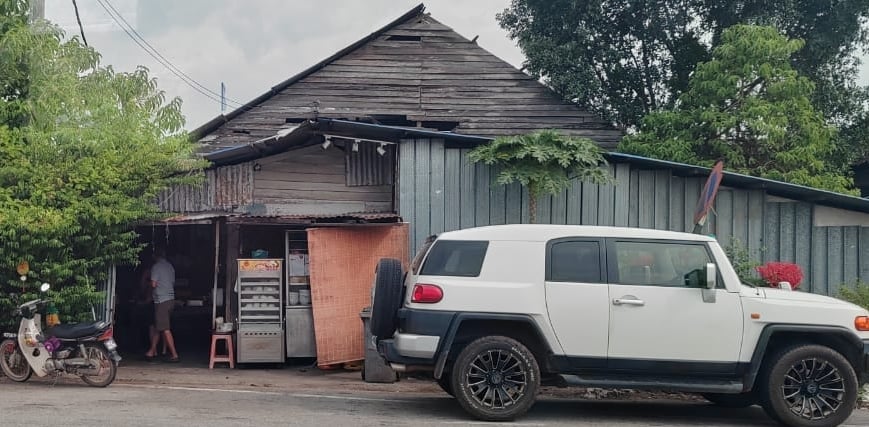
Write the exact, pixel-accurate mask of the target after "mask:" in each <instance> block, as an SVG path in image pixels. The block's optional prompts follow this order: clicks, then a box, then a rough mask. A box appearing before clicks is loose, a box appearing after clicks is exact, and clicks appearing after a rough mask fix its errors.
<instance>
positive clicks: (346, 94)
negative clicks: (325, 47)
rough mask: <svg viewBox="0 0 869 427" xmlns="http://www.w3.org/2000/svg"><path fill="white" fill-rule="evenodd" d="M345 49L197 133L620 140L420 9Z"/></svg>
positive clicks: (220, 138)
mask: <svg viewBox="0 0 869 427" xmlns="http://www.w3.org/2000/svg"><path fill="white" fill-rule="evenodd" d="M412 12H413V11H412ZM345 50H346V52H344V51H342V52H339V53H338V54H336V56H333V57H332V58H330V59H328V60H326V61H324V63H322V64H321V65H320V66H319V67H315V68H314V69H309V70H308V71H306V72H303V73H302V74H301V75H299V76H296V77H295V78H292V79H290V80H288V81H286V82H284V84H283V87H282V85H279V86H277V87H275V88H274V89H273V91H272V94H270V95H268V96H263V97H260V98H258V100H255V102H254V103H252V104H249V105H248V106H247V107H244V108H242V109H240V110H241V111H239V112H236V113H233V114H230V115H229V116H228V117H226V120H225V123H222V124H220V123H218V124H217V125H216V126H212V129H204V130H202V129H200V132H198V133H199V135H200V136H206V138H205V139H204V140H203V142H205V141H209V142H208V143H207V144H208V145H211V146H212V147H213V148H214V149H216V148H219V147H226V146H233V145H239V144H243V143H249V142H251V141H255V140H257V139H260V138H264V137H268V136H272V135H274V134H275V132H276V131H277V130H278V129H279V128H281V127H285V126H288V123H298V122H300V121H302V120H305V119H313V118H317V117H326V118H336V119H348V120H363V121H370V122H373V123H381V124H388V125H397V126H408V127H423V128H430V129H435V130H440V131H453V132H456V133H461V134H468V135H481V136H501V135H512V134H522V133H528V132H531V131H534V130H538V129H559V130H561V131H562V132H564V133H567V134H571V135H577V136H586V137H589V138H592V139H593V140H595V141H597V142H598V143H600V144H601V145H602V146H604V147H614V146H615V144H616V143H617V142H618V140H619V138H620V137H621V133H620V132H619V131H618V130H616V129H614V128H613V127H612V126H610V124H609V123H606V122H604V121H602V120H601V119H600V118H599V117H598V116H597V115H595V114H592V113H589V112H588V111H586V110H583V109H582V108H580V107H578V106H576V105H573V104H570V103H567V102H564V101H562V100H561V99H560V97H559V96H558V95H557V94H555V93H554V92H552V91H551V90H550V89H549V88H547V87H546V86H544V85H543V84H541V83H539V82H538V81H536V80H535V79H534V78H532V77H530V76H528V75H527V74H525V73H523V72H521V71H519V70H517V69H516V68H514V67H513V66H511V65H510V64H508V63H506V62H504V61H502V60H500V59H499V58H497V57H496V56H494V55H492V54H491V53H489V52H488V51H486V50H485V49H483V48H481V47H480V46H479V45H477V44H476V43H475V42H474V41H471V40H468V39H466V38H464V37H462V36H461V35H459V34H458V33H456V32H455V31H453V30H452V29H451V28H450V27H448V26H446V25H444V24H442V23H440V22H438V21H437V20H435V19H434V18H432V17H431V16H429V15H428V14H425V13H422V8H421V7H420V8H418V10H417V13H413V14H410V15H405V17H403V18H400V19H399V20H398V21H396V22H394V23H392V24H390V25H388V26H387V27H385V28H383V29H381V30H380V31H378V32H375V33H374V34H372V36H369V38H368V39H367V40H362V41H360V42H359V43H357V45H354V46H351V47H350V48H348V49H345ZM212 123H214V121H213V122H212ZM206 126H207V125H206Z"/></svg>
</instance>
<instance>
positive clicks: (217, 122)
mask: <svg viewBox="0 0 869 427" xmlns="http://www.w3.org/2000/svg"><path fill="white" fill-rule="evenodd" d="M423 12H425V4H424V3H420V4H418V5H417V6H416V7H414V8H413V9H411V10H409V11H407V12H406V13H404V14H403V15H401V16H399V17H398V18H396V19H394V20H393V21H392V22H390V23H388V24H386V25H384V26H383V27H380V29H378V30H375V31H374V32H372V33H371V34H369V35H367V36H365V37H363V38H361V39H359V40H357V41H356V42H354V43H353V44H351V45H349V46H347V47H345V48H343V49H341V50H339V51H338V52H335V53H333V54H332V55H330V56H329V57H327V58H326V59H323V60H322V61H320V62H318V63H316V64H314V65H312V66H310V67H308V68H306V69H304V70H302V71H301V72H299V73H297V74H296V75H294V76H292V77H290V78H288V79H286V80H284V81H282V82H280V83H278V84H276V85H274V86H272V87H271V88H270V89H269V90H268V92H265V93H263V94H262V95H260V96H258V97H256V98H254V99H252V100H251V101H250V102H248V103H246V104H244V105H242V106H241V107H238V108H236V109H235V110H232V111H230V112H229V113H228V114H221V115H219V116H217V117H215V118H213V119H211V120H209V121H207V122H205V123H204V124H202V125H200V126H199V127H198V128H196V129H194V130H192V131H190V135H191V138H192V139H193V140H194V141H198V140H199V139H200V138H203V137H204V136H205V135H207V134H209V133H211V132H213V131H215V130H217V129H218V128H219V127H220V126H222V125H223V124H224V123H227V122H229V121H230V120H232V119H234V118H236V117H238V116H239V115H241V114H243V113H245V112H247V111H250V110H251V109H252V108H253V107H254V106H255V105H257V104H260V103H262V102H264V101H266V100H267V99H269V98H271V97H272V96H275V95H277V94H278V92H280V91H282V90H284V89H286V88H287V87H289V86H291V85H292V84H294V83H296V82H298V81H299V80H302V79H303V78H305V77H308V76H309V75H311V74H313V73H314V72H316V71H318V70H320V69H321V68H323V67H325V66H326V65H328V64H330V63H332V62H334V61H337V60H338V59H340V58H341V57H343V56H345V55H347V54H349V53H351V52H353V51H354V50H356V49H358V48H360V47H362V46H364V45H365V44H366V43H368V42H370V41H372V40H374V39H376V38H377V37H380V36H381V35H382V34H383V33H385V32H387V31H389V30H391V29H392V28H393V27H396V26H398V25H400V24H402V23H404V22H405V21H407V20H409V19H411V18H414V17H416V16H419V15H420V14H422V13H423ZM432 19H434V18H432ZM438 23H440V24H441V25H444V26H447V27H449V26H448V25H446V24H443V23H441V22H440V21H438ZM450 28H452V27H450Z"/></svg>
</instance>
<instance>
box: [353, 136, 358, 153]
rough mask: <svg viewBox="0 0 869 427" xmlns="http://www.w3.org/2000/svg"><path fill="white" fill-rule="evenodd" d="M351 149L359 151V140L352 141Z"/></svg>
mask: <svg viewBox="0 0 869 427" xmlns="http://www.w3.org/2000/svg"><path fill="white" fill-rule="evenodd" d="M353 151H359V140H358V139H357V140H355V141H353Z"/></svg>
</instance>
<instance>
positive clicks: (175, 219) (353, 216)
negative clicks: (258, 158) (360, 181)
mask: <svg viewBox="0 0 869 427" xmlns="http://www.w3.org/2000/svg"><path fill="white" fill-rule="evenodd" d="M217 218H231V219H232V220H233V221H235V222H238V221H244V219H246V218H252V219H267V220H273V221H280V220H294V221H322V220H357V221H380V220H391V219H397V220H400V219H401V216H399V215H398V214H397V213H394V212H348V213H343V214H300V215H250V214H242V213H232V212H202V213H195V214H184V215H175V216H172V217H169V218H166V219H164V220H163V221H161V222H168V223H192V222H200V221H208V220H214V219H217Z"/></svg>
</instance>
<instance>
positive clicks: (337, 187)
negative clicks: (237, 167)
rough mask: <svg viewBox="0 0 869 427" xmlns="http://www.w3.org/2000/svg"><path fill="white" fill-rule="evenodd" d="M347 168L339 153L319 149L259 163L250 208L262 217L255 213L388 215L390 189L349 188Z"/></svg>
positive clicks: (389, 187) (310, 149) (384, 186)
mask: <svg viewBox="0 0 869 427" xmlns="http://www.w3.org/2000/svg"><path fill="white" fill-rule="evenodd" d="M390 155H392V152H390ZM345 162H346V159H345V154H344V152H343V151H342V150H339V149H337V148H335V147H332V148H329V149H326V150H324V149H322V148H321V147H320V146H319V145H316V146H313V147H306V148H302V149H298V150H292V151H287V152H285V153H282V154H277V155H274V156H270V157H267V158H264V159H262V160H260V161H258V163H259V164H260V170H259V171H256V172H254V175H253V177H254V179H253V199H254V200H253V203H254V204H255V205H258V206H260V207H261V208H260V209H262V208H264V209H265V212H262V211H261V210H259V211H257V212H256V213H259V214H292V215H300V214H344V213H353V212H392V210H393V203H392V201H393V188H394V187H393V186H392V185H365V186H360V185H354V186H348V185H347V181H348V177H347V172H346V163H345ZM386 164H391V163H390V162H386ZM356 183H357V184H358V182H356ZM408 197H411V198H412V197H413V196H412V195H408Z"/></svg>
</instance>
